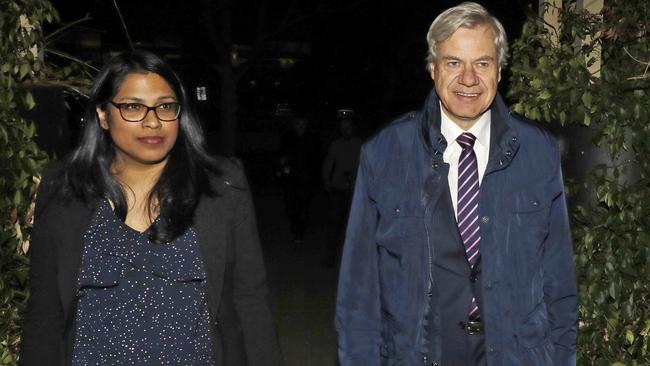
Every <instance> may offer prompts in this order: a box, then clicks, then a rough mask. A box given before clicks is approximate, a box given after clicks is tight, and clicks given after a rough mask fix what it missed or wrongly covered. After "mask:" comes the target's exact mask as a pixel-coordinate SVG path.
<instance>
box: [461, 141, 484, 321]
mask: <svg viewBox="0 0 650 366" xmlns="http://www.w3.org/2000/svg"><path fill="white" fill-rule="evenodd" d="M456 141H458V144H459V145H460V146H461V147H462V148H463V151H462V152H461V153H460V158H459V159H458V204H457V207H458V214H457V220H458V230H459V232H460V237H461V239H462V240H463V245H464V246H465V256H466V257H467V261H468V262H469V265H470V267H471V268H473V267H474V265H475V264H476V260H477V259H478V254H479V243H480V241H481V230H480V229H481V226H480V221H479V219H478V216H479V215H478V204H479V192H480V188H479V180H478V163H477V161H476V153H475V152H474V142H475V141H476V137H475V136H474V135H472V134H471V133H469V132H465V133H463V134H461V135H460V136H458V138H457V139H456ZM469 318H470V320H477V319H478V318H479V313H478V306H477V304H476V299H475V298H474V297H472V306H471V310H470V313H469Z"/></svg>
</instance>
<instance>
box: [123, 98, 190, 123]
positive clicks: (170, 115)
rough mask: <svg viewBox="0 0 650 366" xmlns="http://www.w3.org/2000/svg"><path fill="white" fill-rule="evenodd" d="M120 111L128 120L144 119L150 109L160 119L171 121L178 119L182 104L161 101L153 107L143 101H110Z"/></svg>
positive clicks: (137, 120)
mask: <svg viewBox="0 0 650 366" xmlns="http://www.w3.org/2000/svg"><path fill="white" fill-rule="evenodd" d="M110 103H111V104H112V105H114V106H115V108H117V109H118V110H119V111H120V116H122V118H123V119H124V120H125V121H128V122H140V121H142V120H143V119H144V118H145V117H146V116H147V113H149V111H154V113H155V114H156V117H158V119H159V120H161V121H165V122H170V121H175V120H177V119H178V116H179V115H180V114H181V105H180V104H179V103H176V102H173V103H161V104H158V105H155V106H153V107H149V106H146V105H144V104H142V103H115V102H113V101H111V102H110Z"/></svg>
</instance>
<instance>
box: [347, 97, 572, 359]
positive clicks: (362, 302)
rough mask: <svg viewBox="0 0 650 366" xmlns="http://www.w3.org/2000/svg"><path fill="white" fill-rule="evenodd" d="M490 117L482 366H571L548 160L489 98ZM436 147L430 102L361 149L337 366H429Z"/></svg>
mask: <svg viewBox="0 0 650 366" xmlns="http://www.w3.org/2000/svg"><path fill="white" fill-rule="evenodd" d="M491 113H492V116H491V136H490V156H489V159H488V165H487V169H486V172H485V175H484V177H483V180H482V183H481V193H480V195H481V197H480V217H481V255H482V258H481V261H482V276H483V277H482V289H483V303H482V304H481V309H482V312H483V322H484V327H485V346H486V352H487V361H488V365H490V366H493V365H549V366H550V365H555V366H562V365H574V364H575V357H576V335H577V325H578V313H577V311H578V300H577V288H576V279H575V270H574V264H573V250H572V244H571V238H570V231H569V221H568V215H567V208H566V200H565V196H564V189H563V182H562V173H561V166H560V153H559V149H558V146H557V144H556V143H555V141H554V139H553V137H552V136H551V135H550V134H549V133H548V132H547V131H546V130H544V129H543V128H541V127H539V126H537V125H536V124H534V123H532V122H530V121H527V120H524V119H523V118H521V117H520V116H517V115H515V114H512V113H510V112H509V111H508V108H507V107H506V106H505V104H504V103H503V101H502V99H501V97H500V96H499V95H497V97H496V99H495V100H494V102H493V103H492V106H491ZM446 146H447V142H446V141H445V139H444V137H443V136H442V134H441V133H440V107H439V102H438V97H437V95H436V94H435V91H434V92H432V93H431V94H430V96H429V98H428V99H427V101H426V104H425V106H424V109H423V110H421V111H419V112H413V113H409V114H407V115H406V116H404V117H402V118H400V119H398V120H396V121H395V122H393V123H391V124H390V125H389V126H387V127H386V128H384V129H382V130H381V131H380V132H379V133H378V134H377V135H376V136H375V137H374V138H372V139H371V140H370V141H369V142H367V143H366V144H365V145H364V146H363V148H362V153H361V162H360V166H359V172H358V177H357V183H356V187H355V192H354V199H353V202H352V208H351V212H350V218H349V222H348V229H347V234H346V239H345V248H344V251H343V259H342V263H341V273H340V278H339V287H338V298H337V303H336V329H337V332H338V343H339V358H340V362H341V365H342V366H347V365H422V364H423V363H424V364H435V363H434V362H435V361H436V360H440V354H441V349H440V339H441V337H443V336H444V334H441V332H440V330H439V324H440V321H439V317H440V309H439V307H438V305H437V303H436V297H435V296H431V295H432V289H433V286H434V284H435V285H437V286H444V284H441V283H436V278H434V276H433V271H432V263H434V259H435V256H436V253H435V250H434V248H435V241H436V232H432V231H431V230H430V227H431V225H430V223H431V218H432V216H433V215H432V210H433V209H434V208H435V207H436V202H437V201H438V200H439V199H441V196H442V194H448V193H447V192H448V190H447V185H448V183H447V172H448V167H449V165H448V164H446V163H444V162H443V159H442V155H443V152H444V150H445V147H446ZM428 319H432V320H433V321H432V322H431V323H432V324H433V326H432V327H428V326H425V325H426V324H427V322H428ZM423 361H424V362H423Z"/></svg>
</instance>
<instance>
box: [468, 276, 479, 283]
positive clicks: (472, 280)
mask: <svg viewBox="0 0 650 366" xmlns="http://www.w3.org/2000/svg"><path fill="white" fill-rule="evenodd" d="M469 280H470V281H471V282H476V280H478V275H471V276H469Z"/></svg>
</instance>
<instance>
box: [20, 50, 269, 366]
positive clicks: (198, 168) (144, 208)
mask: <svg viewBox="0 0 650 366" xmlns="http://www.w3.org/2000/svg"><path fill="white" fill-rule="evenodd" d="M85 121H86V126H85V130H84V134H83V137H82V139H81V142H80V144H79V146H78V147H77V148H76V149H75V150H74V151H73V153H72V154H71V155H70V156H69V157H68V158H67V159H66V160H65V161H64V163H63V164H59V165H58V166H53V167H50V168H48V169H46V172H45V173H44V176H43V182H42V184H41V187H40V189H39V193H38V196H37V203H36V206H37V208H36V218H35V225H34V230H33V233H32V247H31V250H30V259H31V268H30V281H31V285H30V290H31V297H30V300H29V304H28V307H27V313H26V317H25V326H24V332H23V340H22V347H21V348H22V349H21V356H20V362H21V364H22V365H75V366H76V365H136V364H137V365H244V364H248V365H277V364H280V363H281V355H280V351H279V346H278V340H277V336H276V332H275V326H274V323H273V320H272V315H271V311H270V309H269V306H268V302H267V288H266V282H265V270H264V263H263V258H262V254H261V250H260V246H259V242H258V237H257V228H256V223H255V214H254V211H253V205H252V201H251V195H250V192H249V190H248V186H247V183H246V179H245V176H244V173H243V172H242V169H241V168H240V166H239V165H238V164H236V163H235V162H233V161H230V160H228V159H214V158H212V157H210V156H209V155H208V154H207V153H206V151H205V149H204V145H203V138H202V131H201V128H200V126H199V123H198V122H197V120H196V119H195V118H194V117H193V116H192V114H191V113H190V108H189V101H188V100H187V95H186V93H185V90H184V89H183V87H182V85H181V82H180V80H179V79H178V77H177V76H176V74H175V73H174V72H173V71H172V70H171V68H170V67H169V65H167V64H166V63H165V62H164V61H163V60H162V59H160V58H159V57H157V56H155V55H153V54H151V53H149V52H143V51H136V52H133V53H126V54H121V55H119V56H117V57H115V58H113V59H112V60H110V61H109V62H108V63H107V65H106V66H104V68H103V69H102V70H101V71H100V73H99V75H98V76H97V79H96V80H95V83H94V85H93V88H92V91H91V96H90V100H89V103H88V109H87V111H86V118H85Z"/></svg>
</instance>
